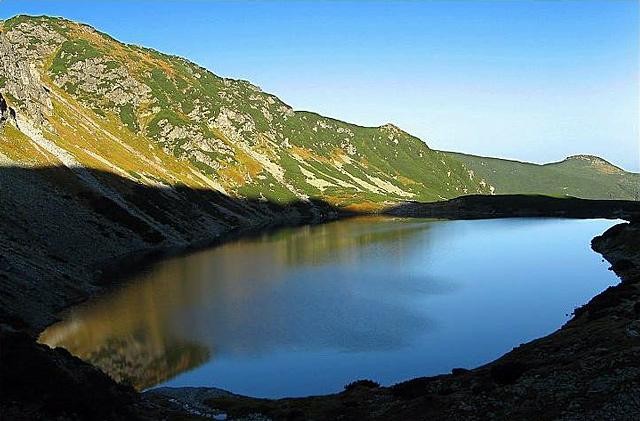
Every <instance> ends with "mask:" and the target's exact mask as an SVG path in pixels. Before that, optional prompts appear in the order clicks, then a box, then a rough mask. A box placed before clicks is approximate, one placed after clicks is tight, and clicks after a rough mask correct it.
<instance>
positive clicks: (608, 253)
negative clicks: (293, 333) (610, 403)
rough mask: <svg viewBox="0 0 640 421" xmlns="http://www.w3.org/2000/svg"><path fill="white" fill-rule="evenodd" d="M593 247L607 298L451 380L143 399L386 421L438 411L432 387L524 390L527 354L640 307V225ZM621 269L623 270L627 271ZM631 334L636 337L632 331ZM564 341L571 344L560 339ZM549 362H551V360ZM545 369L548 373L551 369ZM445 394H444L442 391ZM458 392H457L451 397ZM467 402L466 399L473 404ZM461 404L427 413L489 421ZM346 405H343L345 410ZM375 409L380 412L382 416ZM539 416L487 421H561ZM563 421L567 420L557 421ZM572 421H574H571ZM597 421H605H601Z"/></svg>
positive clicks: (639, 342)
mask: <svg viewBox="0 0 640 421" xmlns="http://www.w3.org/2000/svg"><path fill="white" fill-rule="evenodd" d="M628 230H631V231H632V232H633V233H634V234H633V235H638V237H636V241H637V242H638V244H636V245H633V244H631V246H630V247H627V246H629V244H628V242H624V241H622V242H621V241H619V240H616V237H615V235H617V234H618V233H619V232H625V231H628ZM612 233H613V234H612ZM629 236H630V235H629ZM612 238H613V239H612ZM616 241H617V243H616ZM611 242H613V243H614V244H613V246H612V244H610V243H611ZM591 244H592V250H593V251H594V252H595V253H599V254H601V255H602V257H603V258H604V259H606V260H607V261H608V262H609V263H610V264H611V265H612V267H611V268H610V270H613V271H614V272H615V273H616V275H617V276H618V278H619V279H620V282H619V283H617V284H615V285H613V286H610V287H608V288H607V289H605V290H604V291H601V292H600V293H598V294H596V295H595V296H594V297H592V298H591V299H590V300H589V301H588V302H587V303H585V304H584V305H582V306H581V307H578V308H576V309H575V311H574V313H573V315H572V317H571V319H570V320H569V321H567V322H566V323H565V324H563V325H562V326H560V327H558V329H556V330H555V331H554V332H552V333H550V334H548V335H546V336H544V337H541V338H538V339H533V340H531V341H528V342H526V343H523V344H521V345H519V346H517V347H515V348H514V349H513V350H512V351H509V352H506V353H505V354H503V355H502V356H500V357H498V358H497V359H495V360H493V361H490V362H488V363H486V364H483V365H481V366H478V367H475V368H472V369H463V368H457V369H453V370H452V372H451V373H448V374H447V373H443V374H439V375H433V376H428V377H416V378H412V379H407V380H405V381H403V382H400V383H397V384H395V385H391V386H384V387H381V386H378V385H375V384H373V385H372V384H368V383H367V382H368V381H365V380H357V379H354V383H353V384H354V385H355V386H352V387H349V386H347V387H346V388H345V391H342V392H338V393H334V394H328V395H318V396H308V397H300V398H275V399H263V398H252V397H249V396H242V395H236V394H234V393H233V392H230V391H227V390H222V389H218V388H215V387H159V388H152V389H148V390H146V391H144V392H143V396H145V398H147V399H149V400H151V401H152V402H154V403H155V404H158V402H162V403H161V405H163V406H164V405H167V406H168V407H170V408H172V409H174V410H184V411H186V412H188V413H194V412H193V411H194V410H195V411H196V412H197V413H198V414H200V415H203V414H205V415H208V416H219V415H220V414H225V415H230V416H231V419H245V417H248V418H247V419H250V417H251V416H253V415H255V414H261V415H264V416H267V417H272V418H273V419H287V418H288V416H289V415H290V414H291V413H294V414H295V413H297V411H299V410H301V408H302V409H304V410H306V411H308V410H309V408H312V409H311V411H312V412H311V413H309V412H307V413H306V414H305V417H306V416H308V415H310V414H311V417H310V418H311V419H330V416H328V412H327V411H332V410H333V407H334V406H335V405H337V404H339V402H340V401H345V402H351V403H350V404H348V405H347V406H349V405H355V402H362V403H364V402H367V404H372V403H373V407H372V408H369V409H368V410H367V411H369V412H367V413H366V414H365V415H364V416H366V417H367V418H371V419H385V417H379V416H378V415H381V414H377V413H376V411H378V410H380V408H382V409H384V410H385V411H384V413H385V414H386V416H393V415H394V414H395V415H397V413H395V412H392V413H389V412H388V411H387V410H388V408H385V407H387V406H389V405H390V402H393V401H394V400H396V401H399V402H401V404H402V406H404V405H405V404H406V402H407V401H415V400H420V399H424V398H425V397H426V400H427V402H426V404H428V406H432V404H433V400H434V396H433V390H430V391H429V392H427V391H426V390H429V386H432V387H434V388H435V389H436V393H435V394H436V395H437V396H449V395H453V394H455V393H465V392H471V393H467V394H468V395H472V396H473V395H476V393H477V392H478V390H466V391H465V390H455V388H460V389H464V387H465V383H466V384H467V385H468V384H469V383H470V382H473V380H474V378H479V377H485V378H486V377H488V378H489V380H490V381H491V382H492V383H494V385H493V386H491V385H487V384H485V385H484V386H483V387H487V389H488V391H491V389H492V387H496V386H497V387H514V386H518V383H519V382H520V381H521V378H522V377H523V376H524V375H525V374H526V373H527V372H529V371H531V370H533V369H534V367H531V366H530V364H529V363H528V362H526V361H527V359H526V358H522V355H521V354H524V355H527V354H530V353H532V352H533V353H535V352H538V349H539V348H543V349H544V348H549V343H551V347H552V348H554V351H556V352H557V351H558V350H557V349H556V348H557V345H558V344H565V343H567V342H568V343H571V342H572V341H573V340H574V339H575V338H572V336H580V335H581V330H589V329H590V328H591V327H592V326H590V323H597V321H598V320H600V319H604V318H605V317H608V316H610V314H607V312H614V313H617V312H618V311H619V310H620V309H619V307H620V306H621V305H622V304H624V303H623V302H621V301H620V300H619V298H620V297H618V292H619V291H620V290H622V289H634V290H635V291H634V293H633V294H634V295H633V297H635V298H636V299H638V298H640V254H639V253H637V252H636V250H635V247H637V248H638V249H639V250H640V224H639V223H630V222H623V223H620V224H616V225H614V226H613V227H611V228H609V229H608V230H607V231H605V232H604V233H602V234H600V235H597V236H596V237H594V238H593V239H592V241H591ZM620 262H623V263H622V265H621V264H620ZM630 262H631V263H630ZM616 267H617V268H616ZM629 298H632V295H631V294H629V293H627V295H626V297H625V299H629ZM632 311H633V312H635V314H636V318H637V317H638V315H640V301H636V304H635V306H634V307H633V310H632ZM618 317H619V316H617V315H614V319H617V318H618ZM634 323H635V324H634ZM629 326H631V327H626V329H624V334H625V335H626V336H627V338H628V339H630V340H631V341H635V342H636V345H635V346H634V345H632V346H631V348H630V349H629V351H630V352H631V356H632V357H633V358H634V359H627V360H626V361H627V362H631V361H635V357H637V356H640V320H639V321H638V322H634V321H633V320H632V321H631V323H630V324H629ZM618 327H619V326H618ZM602 328H603V326H598V329H599V331H602ZM609 328H610V326H604V329H609ZM632 328H633V329H637V330H633V329H632ZM563 336H564V337H565V338H562V337H563ZM567 336H569V341H567V340H566V339H567V338H566V337H567ZM595 339H596V341H595V342H599V341H598V340H597V339H598V338H597V337H596V338H595ZM622 348H624V347H622ZM594 351H595V353H596V354H597V355H598V357H599V358H602V357H604V356H605V355H606V353H607V352H609V351H610V350H609V349H607V348H602V347H601V348H595V349H594ZM618 351H621V352H624V351H625V350H624V349H622V350H618ZM603 353H604V354H603ZM518 354H520V355H518ZM627 357H628V356H627ZM544 358H545V359H546V358H549V359H553V356H552V355H546V356H544ZM638 362H639V363H640V361H638ZM550 365H551V366H554V365H557V362H556V363H551V364H550ZM547 368H548V367H546V368H545V369H547ZM558 368H560V367H554V368H553V369H554V370H556V369H558ZM634 369H635V370H636V371H637V373H638V374H639V375H640V364H636V367H634ZM633 376H635V374H633ZM639 379H640V378H639ZM485 381H486V379H482V382H485ZM549 386H550V388H551V390H553V385H552V384H550V385H549ZM443 387H444V390H442V388H443ZM452 387H453V389H450V388H452ZM484 392H486V391H484ZM636 392H640V383H639V384H636V385H633V387H631V391H630V392H629V393H636ZM639 396H640V395H639ZM466 397H467V398H468V397H469V396H466ZM167 399H170V400H171V401H170V403H169V402H167V401H166V400H167ZM458 399H459V401H458V402H457V403H461V404H462V405H461V406H459V407H457V408H451V407H449V408H447V410H446V411H444V408H442V407H440V408H438V407H437V406H434V407H432V408H428V409H429V410H430V411H428V412H429V413H430V415H431V416H433V417H435V419H441V418H442V417H444V418H446V419H449V418H450V417H452V418H455V417H457V416H460V415H462V414H464V415H465V416H466V417H468V418H466V419H485V418H484V417H482V416H481V417H479V418H478V417H477V416H474V412H475V411H476V408H474V407H473V405H472V404H465V403H464V402H465V400H464V399H462V397H458ZM456 400H457V399H456ZM471 400H472V399H471ZM376 401H377V402H376ZM337 402H338V403H337ZM374 402H375V403H374ZM342 403H343V404H344V402H342ZM396 403H397V402H396ZM448 403H449V405H451V404H452V402H448ZM632 403H633V401H632ZM636 403H637V406H633V407H628V409H626V410H625V411H628V412H627V413H626V415H624V414H622V415H621V414H616V413H615V411H614V410H613V409H612V408H606V410H605V412H604V413H605V414H607V416H611V418H610V419H622V420H626V419H629V420H631V419H636V418H635V417H636V416H638V415H640V400H639V401H638V402H636ZM424 404H425V402H421V403H420V404H419V406H418V408H414V409H415V412H412V411H413V410H410V411H408V412H405V413H404V417H406V419H412V418H414V417H417V418H420V419H422V418H423V415H424V414H422V413H421V412H420V411H424V410H426V409H427V408H423V405H424ZM465 405H466V406H465ZM356 406H357V405H356ZM376 406H377V407H378V408H376ZM451 406H453V405H451ZM314 407H315V408H314ZM361 409H362V408H361ZM511 409H513V408H511ZM537 409H538V408H536V407H535V406H534V407H532V408H528V410H526V411H525V412H520V411H519V410H518V409H517V408H516V410H515V412H513V413H510V414H509V415H507V414H498V413H496V414H494V416H489V417H488V418H491V419H512V418H511V416H512V415H513V416H515V415H517V416H519V417H521V419H556V417H555V416H553V417H546V416H543V417H540V418H538V413H537ZM557 409H558V408H555V410H557ZM207 410H208V411H207ZM344 410H346V411H347V413H348V411H349V409H348V408H344ZM573 410H574V412H576V414H582V412H581V410H582V408H581V407H580V406H575V407H574V408H573ZM612 411H613V412H612ZM552 412H553V411H552ZM329 413H331V412H329ZM363 414H364V413H363V412H356V413H352V414H351V415H348V416H347V417H346V419H352V418H351V416H353V417H354V418H353V419H356V418H359V417H361V416H363ZM597 414H598V416H600V415H601V414H603V413H602V412H597ZM627 415H628V417H627ZM294 419H297V418H294ZM300 419H303V418H300ZM559 419H565V418H564V417H559ZM566 419H574V418H570V417H569V418H566ZM585 419H592V418H585ZM593 419H599V418H597V417H596V418H593ZM600 419H601V418H600Z"/></svg>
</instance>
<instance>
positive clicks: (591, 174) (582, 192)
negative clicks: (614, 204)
mask: <svg viewBox="0 0 640 421" xmlns="http://www.w3.org/2000/svg"><path fill="white" fill-rule="evenodd" d="M446 154H447V155H449V156H451V157H452V158H456V159H459V160H460V161H462V162H464V164H465V165H466V166H467V167H468V168H469V169H470V170H472V171H473V172H474V174H475V175H476V176H478V177H482V178H485V179H487V180H490V183H491V185H493V186H494V187H495V189H496V190H495V193H496V194H545V195H550V196H573V197H580V198H585V199H626V200H640V174H637V173H631V172H627V171H624V170H622V169H621V168H618V167H616V166H615V165H613V164H611V163H609V162H607V161H605V160H603V159H601V158H598V157H596V156H591V155H576V156H572V157H569V158H567V159H565V160H563V161H560V162H554V163H551V164H544V165H539V164H531V163H526V162H519V161H511V160H506V159H498V158H486V157H481V156H475V155H467V154H461V153H454V152H446Z"/></svg>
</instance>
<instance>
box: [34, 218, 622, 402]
mask: <svg viewBox="0 0 640 421" xmlns="http://www.w3.org/2000/svg"><path fill="white" fill-rule="evenodd" d="M594 222H599V225H598V226H597V227H593V226H589V227H590V228H589V230H587V231H589V232H588V233H585V234H584V235H583V234H581V237H580V241H585V244H581V245H580V248H581V249H582V248H584V246H586V247H588V240H589V238H590V236H593V235H595V234H597V233H599V232H600V231H601V230H604V228H606V226H608V225H611V223H610V222H605V221H594ZM550 223H551V222H549V221H547V222H544V221H537V222H536V221H525V222H523V221H520V222H517V221H510V222H509V223H504V222H503V223H501V224H499V223H498V224H497V223H496V222H495V221H476V222H468V221H466V222H464V221H458V222H441V221H440V222H439V221H427V220H404V219H383V218H356V219H351V220H345V221H340V222H335V223H330V224H324V225H318V226H307V227H301V228H294V229H284V230H279V231H276V232H273V233H269V234H265V235H262V236H260V237H256V238H250V239H244V240H238V241H234V242H231V243H227V244H224V245H222V246H220V247H217V248H214V249H210V250H207V251H203V252H199V253H195V254H192V255H189V256H185V257H180V258H174V259H170V260H166V261H163V262H160V263H158V264H156V265H153V266H152V267H151V268H149V269H148V270H146V271H145V272H144V273H141V274H137V275H135V276H134V279H132V280H131V281H130V282H129V283H127V284H126V285H125V286H124V287H122V288H121V289H118V290H117V291H114V292H112V293H111V294H108V295H106V296H103V297H100V298H98V299H95V300H91V301H89V302H87V303H85V304H83V305H80V306H77V307H75V308H72V309H71V310H70V311H69V312H68V313H67V314H65V316H64V320H63V321H61V322H60V323H57V324H55V325H53V326H51V327H50V328H48V329H47V330H46V331H45V332H43V334H42V335H41V338H40V340H41V342H44V343H47V344H49V345H51V346H63V347H65V348H67V349H68V350H69V351H70V352H71V353H73V354H74V355H77V356H79V357H80V358H83V359H85V360H87V361H90V362H91V363H93V364H95V365H97V366H99V367H100V368H102V369H103V370H104V371H105V372H107V373H109V374H110V375H111V376H112V377H114V378H115V379H117V380H124V381H127V382H130V383H131V384H133V385H134V386H135V387H137V388H139V389H144V388H148V387H152V386H154V385H158V384H163V383H165V382H166V381H167V380H168V379H171V378H172V377H174V376H176V375H178V374H180V373H186V372H189V371H190V370H191V371H192V373H191V376H192V377H193V379H192V380H186V382H185V383H186V384H189V385H207V386H219V387H238V388H239V389H240V390H236V389H233V388H232V391H235V392H239V393H253V394H258V395H260V394H261V395H264V396H267V395H269V396H278V395H280V396H281V395H283V394H288V395H292V394H295V392H293V390H295V389H293V387H294V386H293V385H294V383H296V381H297V382H301V383H300V384H299V385H298V386H296V387H298V388H299V389H300V392H299V394H308V393H321V392H323V391H332V390H333V391H337V390H339V385H340V384H341V383H338V384H332V383H336V382H340V381H343V380H336V378H339V379H345V380H348V379H352V378H351V377H349V376H352V375H358V374H359V373H360V372H362V373H369V372H370V371H371V370H372V369H373V367H377V368H376V369H375V370H374V371H375V372H374V373H372V374H371V375H370V376H369V377H373V378H374V379H376V380H381V381H384V380H385V379H384V378H380V377H376V376H375V374H377V375H378V376H383V377H384V376H385V375H388V376H390V377H389V378H390V379H395V377H394V376H393V375H392V373H393V372H394V365H395V364H397V363H399V362H400V361H402V359H407V366H406V367H404V368H402V367H395V369H397V370H396V371H397V373H396V375H403V370H406V371H407V372H408V373H410V374H411V373H413V372H414V371H416V370H424V372H423V371H419V372H417V373H415V375H418V374H429V373H428V371H429V369H430V368H429V362H430V360H431V362H432V363H433V364H434V367H440V366H443V365H444V366H445V367H446V366H447V364H449V365H451V362H450V361H448V360H447V361H446V364H445V363H444V362H443V361H444V360H443V358H445V357H443V356H442V355H439V354H434V355H429V354H428V349H429V347H432V346H435V345H434V344H435V343H436V342H439V343H440V342H442V341H443V340H444V341H446V340H449V341H450V342H451V344H450V346H454V347H456V346H461V347H462V349H458V350H456V351H450V352H447V353H448V354H452V355H454V356H456V357H455V358H458V360H457V361H456V362H457V364H455V365H458V364H463V363H465V362H467V361H476V359H477V355H485V354H486V353H487V352H484V353H483V352H482V351H469V350H467V352H466V354H465V353H464V352H463V351H464V348H465V347H467V348H468V347H469V343H474V344H477V346H479V347H484V346H485V345H486V344H487V343H488V342H487V341H486V340H483V339H480V338H477V339H476V340H473V339H474V338H473V335H474V333H473V329H469V328H472V327H473V325H474V321H473V320H468V319H467V318H468V317H469V316H470V313H471V316H472V317H477V316H478V314H481V313H482V312H486V311H487V310H488V309H487V308H478V307H474V306H476V305H477V304H476V298H475V297H481V296H482V295H483V292H482V291H483V290H488V291H493V289H492V288H493V287H489V286H487V287H486V288H484V289H483V290H479V291H480V292H477V291H476V292H472V291H473V288H476V286H474V284H478V282H477V281H476V280H475V279H474V278H475V277H478V276H480V277H482V278H483V280H491V281H492V283H496V279H495V276H494V275H495V274H493V273H488V272H490V270H491V266H487V268H486V269H485V270H484V272H483V268H484V267H485V265H486V259H487V258H488V259H491V258H494V259H495V265H500V264H502V266H503V267H504V269H505V270H506V274H507V276H511V277H512V278H513V273H517V272H514V271H511V272H510V270H511V269H512V268H510V265H509V263H505V262H500V260H498V259H499V258H500V257H501V256H502V255H503V254H504V253H505V252H507V251H505V249H504V248H503V246H504V244H502V245H500V244H497V243H491V242H489V243H491V244H490V245H489V249H490V247H491V246H494V247H497V249H496V250H493V252H490V253H489V254H488V255H487V256H484V257H483V256H478V255H474V254H473V253H474V251H473V250H475V253H476V254H478V253H480V254H486V253H487V250H481V249H478V247H486V246H487V244H484V245H483V244H482V241H485V243H486V241H487V234H491V233H495V234H496V239H497V240H496V241H500V238H501V237H500V235H502V236H503V237H505V238H508V239H511V238H512V237H514V234H516V237H515V238H517V236H518V231H523V230H524V231H527V229H528V230H531V229H532V228H531V227H534V231H533V232H538V231H539V228H540V227H541V226H542V227H544V226H545V224H546V226H548V225H549V224H550ZM573 223H575V221H574V222H573ZM483 224H484V225H483ZM551 224H552V225H553V224H554V223H551ZM567 224H571V223H570V222H567V221H562V222H561V223H559V222H558V221H557V220H555V225H557V227H566V226H567ZM607 224H608V225H607ZM477 227H479V228H477ZM523 227H524V228H523ZM536 227H538V231H536ZM550 228H551V227H549V228H547V229H550ZM514 229H515V231H514ZM556 229H557V228H556ZM582 231H584V229H582ZM500 233H502V234H500ZM525 235H526V233H525ZM548 235H549V234H547V237H548ZM534 237H535V235H534ZM482 239H484V240H482ZM465 240H468V241H473V242H474V243H475V245H474V246H473V247H469V244H467V243H466V241H465ZM503 242H504V241H503ZM518 242H520V243H521V242H523V240H522V238H521V239H519V240H518ZM573 242H574V243H576V242H577V240H573ZM525 243H526V241H525ZM559 246H560V247H563V248H566V246H565V245H560V244H559ZM508 252H509V253H511V252H512V251H508ZM587 253H588V255H589V256H588V259H591V260H593V261H594V262H597V260H598V259H597V255H595V254H594V253H592V252H591V251H590V250H589V251H587ZM587 253H583V254H584V255H585V256H587ZM538 254H540V252H538ZM542 254H543V256H542V258H543V259H545V258H547V255H546V253H544V252H543V253H542ZM534 255H535V253H534ZM581 256H582V255H581ZM534 260H535V258H534ZM517 261H518V260H517V259H516V262H517ZM596 266H597V265H596ZM554 270H555V269H554ZM604 272H605V273H606V270H604ZM498 273H500V272H498ZM559 276H563V275H561V274H560V275H559ZM604 279H605V282H604V284H603V283H602V282H601V283H600V284H596V285H593V284H592V285H591V286H590V288H588V289H587V292H585V294H592V291H597V290H599V289H602V288H603V285H604V286H606V284H607V282H609V283H613V282H611V277H610V276H609V277H605V278H604ZM500 282H502V281H500ZM503 286H504V285H503ZM469 292H472V294H471V295H470V296H469V297H466V296H465V293H469ZM576 295H577V296H578V297H577V299H578V300H579V299H580V293H576ZM448 296H451V298H447V297H448ZM437 297H443V298H442V299H441V300H440V301H439V300H438V299H437ZM465 297H466V298H465ZM514 298H515V297H514ZM587 298H588V297H587ZM485 299H488V300H490V303H493V304H490V305H496V306H498V307H500V306H502V305H503V303H502V302H501V301H500V300H498V302H494V301H495V297H488V298H487V297H482V298H480V300H481V301H482V300H485ZM491 300H493V301H491ZM580 303H581V301H577V302H576V303H575V305H577V304H580ZM456 305H460V306H462V307H461V308H456V307H455V306H456ZM452 308H454V309H455V312H454V313H452V314H451V315H449V314H448V312H451V311H452V310H451V309H452ZM515 308H517V303H516V307H515ZM571 309H572V308H568V309H566V310H569V311H570V310H571ZM509 311H511V310H509ZM565 313H567V311H564V312H563V313H561V314H560V315H558V314H556V315H555V316H554V318H553V319H552V320H554V321H557V320H558V318H559V317H561V316H562V315H564V314H565ZM444 314H446V318H445V319H442V318H441V317H440V316H442V315H444ZM483 317H486V318H487V323H494V324H495V323H496V322H495V319H492V318H491V317H492V315H483ZM498 317H503V318H504V315H503V314H502V313H500V314H499V315H498ZM543 319H544V317H543ZM454 321H455V323H454ZM461 322H462V323H467V324H468V326H466V327H465V326H464V325H463V324H461ZM448 323H453V324H452V325H451V326H449V325H448ZM498 323H503V324H507V325H508V324H509V323H508V322H505V321H502V320H500V321H499V322H498ZM559 324H560V323H557V322H556V326H555V327H558V326H559ZM537 329H540V328H539V327H537ZM547 330H549V329H547ZM551 330H552V329H551ZM523 331H524V333H523V335H527V334H528V333H527V332H528V330H527V329H526V328H523ZM533 331H534V332H538V331H537V330H535V329H533ZM438 332H440V333H438ZM497 332H498V333H497V334H498V335H500V334H501V331H499V329H498V330H497ZM542 333H544V331H543V332H542ZM459 335H466V336H464V338H463V339H464V340H463V341H460V338H459ZM514 335H515V339H516V340H519V339H520V336H519V335H518V334H514ZM443 338H444V339H443ZM494 339H495V338H494ZM529 339H530V338H529ZM467 340H470V341H471V342H467ZM513 340H514V338H509V340H508V341H507V342H506V343H511V342H512V341H513ZM498 342H500V341H498ZM515 344H517V342H516V343H514V345H515ZM441 345H442V344H440V346H441ZM444 345H445V346H447V345H446V344H444ZM507 350H508V349H504V350H503V351H502V352H504V351H507ZM425 353H426V354H425ZM467 354H470V355H471V357H473V358H471V357H470V358H469V359H466V360H465V358H466V357H464V356H465V355H467ZM476 354H477V355H476ZM489 354H490V355H493V352H490V353H489ZM390 356H392V357H390ZM393 356H395V357H393ZM496 356H497V355H496ZM389 358H390V359H389ZM394 358H395V359H394ZM474 358H475V359H474ZM484 358H486V357H484ZM420 359H422V361H420ZM396 360H398V361H396ZM441 360H442V361H441ZM385 364H386V365H388V367H386V368H385V367H384V365H385ZM278 366H281V370H280V371H278ZM196 367H198V368H197V369H195V368H196ZM323 367H324V369H323ZM193 369H195V370H193ZM434 369H437V368H434ZM334 370H335V371H336V373H331V371H334ZM354 370H355V371H354ZM358 370H361V371H358ZM352 371H353V372H352ZM234 373H237V376H236V377H242V376H245V377H247V376H251V377H252V378H251V379H245V380H244V382H245V383H242V384H239V385H238V386H235V384H234V382H237V381H239V382H242V379H239V380H236V379H234V380H230V379H231V378H233V377H234ZM274 373H282V376H283V377H282V378H281V379H278V378H275V379H274V378H273V376H274ZM300 373H307V375H308V378H307V379H304V378H301V379H298V377H304V375H301V374H300ZM385 373H386V374H385ZM404 374H406V373H404ZM432 374H434V373H432ZM254 376H255V377H269V378H266V379H263V380H256V379H255V378H253V377H254ZM334 377H335V378H334ZM401 378H402V377H401ZM294 379H295V380H294ZM316 379H317V383H318V385H320V387H316V388H314V386H312V385H310V384H309V383H314V382H316ZM289 380H290V381H291V382H290V383H291V386H287V385H283V386H282V387H281V388H278V387H275V388H271V389H270V388H268V387H266V386H264V385H266V383H267V382H271V383H274V382H276V383H277V382H280V381H281V382H283V383H286V382H287V381H289ZM398 380H399V379H398ZM191 382H200V383H195V384H191ZM249 383H255V384H253V385H249ZM325 383H326V384H325ZM179 384H182V383H181V382H179ZM261 384H262V385H263V386H264V387H263V386H261ZM342 384H344V383H342ZM244 386H246V388H243V387H244ZM305 388H306V389H305Z"/></svg>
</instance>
